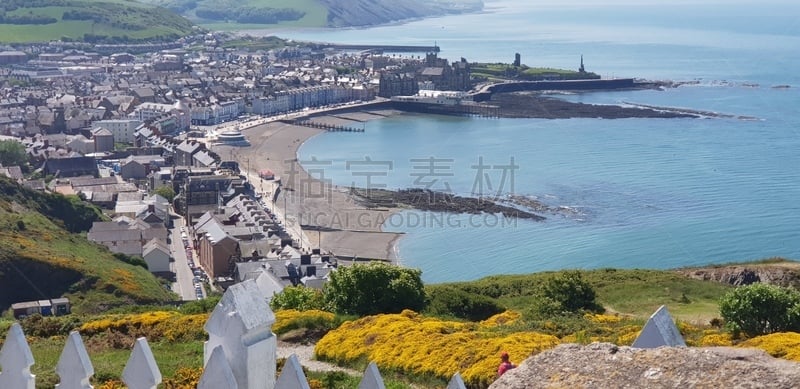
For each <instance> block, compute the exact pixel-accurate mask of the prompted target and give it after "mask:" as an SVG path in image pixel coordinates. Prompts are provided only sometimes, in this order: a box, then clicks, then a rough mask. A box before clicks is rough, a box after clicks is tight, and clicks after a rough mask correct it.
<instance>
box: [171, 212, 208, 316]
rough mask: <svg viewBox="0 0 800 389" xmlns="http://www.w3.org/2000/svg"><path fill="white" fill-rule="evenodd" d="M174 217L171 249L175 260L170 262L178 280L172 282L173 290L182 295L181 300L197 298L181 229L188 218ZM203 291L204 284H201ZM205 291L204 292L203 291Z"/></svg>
mask: <svg viewBox="0 0 800 389" xmlns="http://www.w3.org/2000/svg"><path fill="white" fill-rule="evenodd" d="M173 216H177V217H176V218H174V219H173V220H174V227H173V228H172V230H171V232H170V234H171V237H170V241H171V243H170V251H171V252H172V257H173V259H174V261H173V262H172V263H171V264H170V266H171V270H172V271H173V272H174V273H175V280H176V282H175V283H173V284H172V290H173V291H174V292H175V293H177V294H178V295H180V296H181V300H184V301H189V300H197V292H196V289H195V286H194V281H193V279H194V274H193V273H192V269H191V268H190V267H189V259H188V256H187V254H186V248H185V247H184V246H183V238H182V237H181V229H182V228H185V222H186V220H185V219H184V218H182V217H180V216H178V215H173ZM201 291H202V286H201ZM203 293H204V292H203Z"/></svg>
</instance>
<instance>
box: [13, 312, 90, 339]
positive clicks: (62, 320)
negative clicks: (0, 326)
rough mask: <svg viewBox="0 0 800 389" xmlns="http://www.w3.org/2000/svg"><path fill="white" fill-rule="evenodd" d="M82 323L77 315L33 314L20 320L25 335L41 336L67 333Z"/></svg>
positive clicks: (47, 336)
mask: <svg viewBox="0 0 800 389" xmlns="http://www.w3.org/2000/svg"><path fill="white" fill-rule="evenodd" d="M82 324H83V322H82V321H81V319H80V318H79V317H78V316H77V315H67V316H59V317H52V316H42V315H39V314H35V315H31V316H28V317H26V318H24V319H22V320H21V321H20V325H21V326H22V330H23V331H24V332H25V335H27V336H37V337H41V338H49V337H51V336H56V335H69V333H70V331H73V330H76V329H78V328H80V326H81V325H82Z"/></svg>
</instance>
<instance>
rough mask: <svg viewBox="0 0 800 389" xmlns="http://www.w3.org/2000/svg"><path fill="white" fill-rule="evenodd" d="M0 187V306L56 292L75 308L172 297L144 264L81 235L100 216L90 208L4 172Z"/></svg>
mask: <svg viewBox="0 0 800 389" xmlns="http://www.w3.org/2000/svg"><path fill="white" fill-rule="evenodd" d="M0 189H1V190H2V195H0V311H2V310H5V309H7V308H8V307H9V306H10V305H11V304H12V303H15V302H19V301H30V300H41V299H52V298H58V297H61V296H66V297H69V299H70V302H71V304H72V305H73V311H75V312H77V313H81V312H101V311H104V310H106V309H109V308H113V307H115V306H122V305H128V304H137V303H138V304H144V303H164V302H168V301H172V300H174V299H175V297H176V296H174V295H173V294H172V292H170V291H169V290H167V289H166V288H165V287H164V286H163V285H162V281H160V280H159V279H157V278H156V277H155V276H153V275H152V274H151V273H150V272H149V271H147V269H145V268H143V267H141V266H137V265H134V264H131V263H126V262H123V261H122V260H120V259H118V257H116V256H114V255H112V254H111V252H109V251H108V249H107V248H106V247H104V246H101V245H98V244H96V243H93V242H89V241H88V240H86V236H85V235H84V231H87V230H88V229H89V227H91V223H92V220H96V218H99V212H98V211H97V210H96V209H95V208H93V207H91V206H87V205H84V204H83V203H82V202H81V201H80V200H79V199H77V197H73V198H68V197H64V196H61V195H52V194H42V193H38V192H33V191H31V190H28V189H24V188H22V187H20V186H18V185H16V184H15V183H12V182H10V181H9V180H8V179H5V178H0ZM67 229H68V230H67ZM70 231H72V232H70Z"/></svg>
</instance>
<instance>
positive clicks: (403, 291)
mask: <svg viewBox="0 0 800 389" xmlns="http://www.w3.org/2000/svg"><path fill="white" fill-rule="evenodd" d="M329 277H330V280H329V281H328V282H327V283H326V284H325V287H324V295H325V301H326V303H327V304H329V306H330V307H331V308H332V309H333V310H334V311H335V312H336V313H342V314H348V315H362V316H363V315H374V314H377V313H397V312H400V311H402V310H404V309H411V310H413V311H417V312H419V311H421V310H422V309H423V308H424V307H425V302H426V301H425V298H426V296H425V287H424V285H423V284H422V278H421V277H422V272H421V271H420V270H418V269H409V268H404V267H399V266H393V265H389V264H386V263H382V262H371V263H368V264H355V265H353V266H348V267H340V268H338V269H336V271H334V272H332V273H331V274H330V276H329Z"/></svg>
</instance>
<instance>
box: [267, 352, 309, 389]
mask: <svg viewBox="0 0 800 389" xmlns="http://www.w3.org/2000/svg"><path fill="white" fill-rule="evenodd" d="M275 389H311V387H310V386H309V385H308V378H306V375H305V373H303V366H301V365H300V360H299V359H297V355H294V354H292V355H290V356H289V358H287V359H286V363H285V364H284V365H283V370H281V376H280V377H278V381H277V382H276V383H275Z"/></svg>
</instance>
